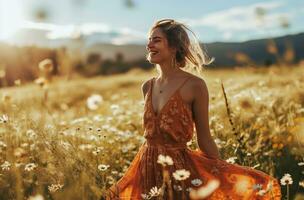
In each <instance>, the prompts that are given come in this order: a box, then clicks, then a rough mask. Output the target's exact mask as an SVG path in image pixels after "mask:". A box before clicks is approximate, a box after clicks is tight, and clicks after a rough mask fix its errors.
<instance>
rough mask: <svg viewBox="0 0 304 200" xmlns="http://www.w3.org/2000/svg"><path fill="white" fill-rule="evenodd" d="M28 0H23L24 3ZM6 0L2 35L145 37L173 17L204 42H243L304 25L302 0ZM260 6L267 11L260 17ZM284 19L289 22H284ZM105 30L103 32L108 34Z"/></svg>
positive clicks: (116, 40)
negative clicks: (29, 32) (40, 33)
mask: <svg viewBox="0 0 304 200" xmlns="http://www.w3.org/2000/svg"><path fill="white" fill-rule="evenodd" d="M21 2H22V3H21ZM126 2H127V0H60V1H59V0H22V1H20V0H0V40H3V41H5V40H8V39H10V40H11V39H12V38H13V37H14V34H15V33H16V32H17V31H19V30H22V29H34V30H44V31H45V32H46V37H47V38H48V39H50V40H56V39H66V38H77V36H79V34H83V35H91V34H94V33H102V34H108V35H110V36H111V37H108V38H107V39H108V40H109V42H111V43H113V44H126V43H145V42H146V41H147V37H148V35H147V33H148V31H149V28H150V27H151V25H152V24H153V23H154V22H155V21H156V20H158V19H162V18H173V19H175V20H177V21H180V22H183V23H185V24H186V25H188V26H189V27H190V29H192V30H193V31H194V33H195V34H196V36H197V37H198V39H199V40H200V41H201V42H208V43H210V42H220V41H223V42H242V41H247V40H252V39H259V38H265V37H270V36H271V37H276V36H282V35H286V34H295V33H299V32H303V31H304V25H303V23H301V22H303V21H304V1H299V0H289V1H287V0H276V1H271V0H270V1H258V0H246V1H244V0H230V1H227V0H214V1H205V0H188V1H185V0H153V1H149V0H133V2H134V6H132V7H128V6H126ZM257 8H262V9H263V10H264V11H265V14H264V15H263V16H262V17H260V18H259V17H257V14H256V10H257ZM282 22H288V24H289V26H288V27H287V28H283V27H282V26H281V23H282ZM102 34H101V35H102Z"/></svg>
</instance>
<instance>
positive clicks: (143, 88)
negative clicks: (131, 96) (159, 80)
mask: <svg viewBox="0 0 304 200" xmlns="http://www.w3.org/2000/svg"><path fill="white" fill-rule="evenodd" d="M152 79H153V78H150V79H148V80H146V81H145V82H143V83H142V84H141V91H142V94H143V96H144V97H145V96H146V94H147V92H148V90H149V84H150V81H151V80H152Z"/></svg>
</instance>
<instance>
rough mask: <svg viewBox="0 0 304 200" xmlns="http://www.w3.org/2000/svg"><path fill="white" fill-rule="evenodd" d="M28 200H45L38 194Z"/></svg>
mask: <svg viewBox="0 0 304 200" xmlns="http://www.w3.org/2000/svg"><path fill="white" fill-rule="evenodd" d="M28 200H44V198H43V196H42V195H41V194H37V195H35V196H30V197H29V198H28Z"/></svg>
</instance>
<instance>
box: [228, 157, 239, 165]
mask: <svg viewBox="0 0 304 200" xmlns="http://www.w3.org/2000/svg"><path fill="white" fill-rule="evenodd" d="M236 159H237V157H236V156H234V157H231V158H228V159H227V160H226V162H228V163H231V164H234V163H235V160H236Z"/></svg>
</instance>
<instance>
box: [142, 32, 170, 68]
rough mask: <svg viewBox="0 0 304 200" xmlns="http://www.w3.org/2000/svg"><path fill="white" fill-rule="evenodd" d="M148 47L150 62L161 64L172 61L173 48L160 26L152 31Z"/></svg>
mask: <svg viewBox="0 0 304 200" xmlns="http://www.w3.org/2000/svg"><path fill="white" fill-rule="evenodd" d="M146 49H147V51H148V60H149V62H150V63H153V64H161V63H165V62H167V61H169V60H170V61H171V58H172V55H173V52H172V48H170V47H169V45H168V40H167V38H166V36H165V35H164V33H163V32H162V31H161V29H160V28H155V29H153V30H152V31H151V33H150V36H149V40H148V44H147V46H146Z"/></svg>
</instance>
